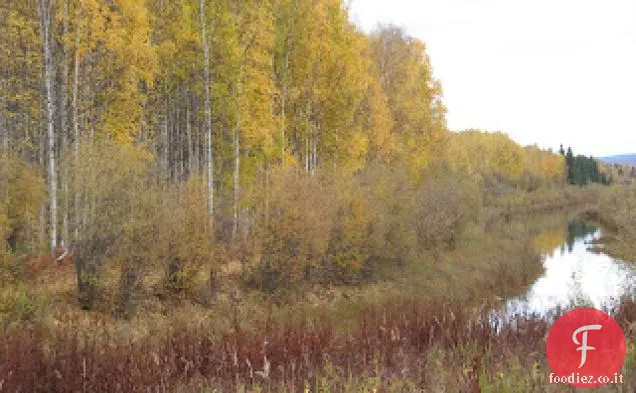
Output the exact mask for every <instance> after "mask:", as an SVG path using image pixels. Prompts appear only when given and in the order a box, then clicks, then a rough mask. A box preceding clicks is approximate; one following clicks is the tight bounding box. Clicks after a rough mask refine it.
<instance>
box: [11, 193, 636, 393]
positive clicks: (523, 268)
mask: <svg viewBox="0 0 636 393" xmlns="http://www.w3.org/2000/svg"><path fill="white" fill-rule="evenodd" d="M579 200H584V201H586V202H585V203H588V201H587V200H586V199H584V198H581V199H579ZM592 202H593V201H592ZM546 205H547V203H546ZM518 206H522V205H518ZM537 206H539V205H537ZM544 206H545V205H544ZM573 206H574V207H575V209H574V210H577V209H579V208H580V207H581V205H580V204H575V205H573ZM523 208H526V209H527V208H528V205H526V206H525V207H523ZM561 210H562V209H556V210H555V211H559V212H561ZM566 210H567V209H566ZM569 213H571V212H561V213H560V214H550V215H538V214H535V215H532V216H523V215H521V213H517V214H515V215H514V219H510V220H506V219H505V218H504V219H503V220H501V221H499V222H497V224H496V225H491V226H488V225H486V222H487V216H486V214H484V216H483V218H482V221H481V222H480V223H476V224H474V225H472V226H469V227H468V228H466V230H465V231H464V233H463V236H462V237H461V238H460V239H458V242H457V244H456V247H455V249H453V250H438V251H429V252H426V253H423V254H422V257H421V259H418V260H416V261H411V262H410V263H407V264H405V265H404V266H402V267H400V268H398V269H395V270H392V271H389V272H385V273H384V274H383V275H382V276H380V277H379V278H378V279H376V280H375V281H373V282H371V283H367V284H365V285H361V286H317V285H313V286H305V287H302V288H298V290H297V291H295V292H293V293H289V294H288V296H287V297H286V298H284V301H283V299H282V298H276V297H273V296H269V297H268V296H265V295H264V294H263V293H262V292H259V291H255V290H251V291H249V290H245V289H241V287H239V286H238V285H230V283H229V282H224V283H223V284H222V285H221V287H220V288H219V293H218V296H217V297H216V300H215V301H214V302H213V303H211V304H203V303H199V302H196V301H194V300H191V299H178V298H163V299H158V298H156V297H154V296H152V295H151V294H148V296H147V297H146V298H145V300H144V303H143V304H142V305H141V307H140V309H141V310H143V313H139V314H138V315H136V316H134V317H133V318H130V319H128V320H120V319H115V318H113V317H111V316H109V315H108V314H104V313H100V312H82V311H79V310H78V308H77V306H75V305H74V304H73V300H72V299H73V296H72V294H73V292H72V288H70V287H69V288H67V292H64V291H62V292H57V293H58V295H59V297H57V298H56V297H51V298H48V299H45V298H44V295H45V294H47V293H48V294H50V293H52V292H46V291H43V292H40V293H39V295H37V296H39V297H36V298H35V300H34V302H33V303H32V307H33V308H28V307H31V306H30V305H29V303H25V305H26V308H25V310H26V311H28V312H30V314H29V316H28V318H26V320H23V321H22V322H20V323H19V324H14V325H12V326H10V327H9V328H8V333H7V334H6V335H4V336H2V337H0V347H2V348H3V349H4V351H5V352H2V354H0V364H6V365H7V366H6V367H5V368H0V380H5V381H6V382H4V383H5V385H4V386H6V387H9V389H10V390H11V389H13V388H15V389H14V390H18V389H17V387H18V386H21V387H22V388H23V390H26V391H37V390H38V389H40V390H42V391H50V390H54V391H60V392H65V391H77V389H78V387H80V388H79V389H80V390H81V388H82V387H84V389H87V390H88V391H92V390H96V391H99V390H102V391H117V389H118V387H117V384H118V383H119V384H121V385H119V386H124V387H125V388H119V389H123V390H122V391H130V392H134V391H147V390H149V389H150V390H155V389H160V390H161V389H163V391H174V392H183V393H190V392H192V393H194V392H213V391H232V392H234V391H240V392H247V391H271V392H279V391H281V392H292V391H294V392H295V391H305V385H307V386H308V387H309V389H310V391H312V392H315V391H326V392H332V391H333V392H359V391H373V390H374V389H376V390H377V391H387V392H388V391H396V392H397V391H430V392H437V391H439V388H440V386H443V387H444V388H445V389H448V390H449V391H457V390H460V391H468V390H466V389H468V386H470V385H471V384H473V385H475V384H476V383H479V384H480V386H481V389H482V391H494V392H504V391H523V392H532V391H537V392H539V391H567V389H563V390H559V389H558V388H556V389H551V390H546V384H547V382H546V378H547V375H548V374H549V372H548V370H549V367H548V365H547V364H546V363H545V356H544V353H543V351H544V348H543V346H544V344H543V338H544V336H545V333H546V332H547V330H546V329H547V328H548V324H547V322H546V321H543V320H539V319H535V318H533V317H530V316H527V317H524V318H522V322H521V326H522V328H521V329H519V330H514V329H512V327H511V326H508V325H506V326H504V327H503V331H504V332H506V333H505V334H503V335H497V334H495V333H496V332H495V331H494V330H492V326H490V325H488V326H486V324H485V323H484V315H486V314H485V313H486V312H487V310H489V309H491V308H492V307H495V306H496V305H497V303H498V299H505V298H509V297H513V296H516V295H519V294H521V293H523V292H524V291H525V290H526V288H527V286H528V285H529V284H531V283H532V282H534V280H535V279H536V278H537V277H538V276H540V275H541V274H542V272H543V270H542V264H541V263H540V258H539V256H540V254H541V253H543V252H550V251H551V250H553V249H555V248H556V247H558V246H560V245H562V244H563V243H564V242H565V241H566V237H567V233H566V232H567V219H568V217H569ZM504 214H505V213H504ZM500 216H502V217H505V216H503V215H500ZM58 285H59V284H58ZM62 287H63V286H62ZM614 313H616V315H617V318H618V319H619V320H620V321H619V322H620V323H621V324H622V326H623V327H624V330H625V331H626V332H628V334H629V340H630V341H629V342H630V344H629V347H628V360H627V361H626V363H625V364H626V366H625V367H626V369H625V375H626V378H628V379H627V380H628V381H629V382H628V384H627V385H625V386H627V389H628V390H629V389H630V388H633V387H634V386H636V379H634V378H636V377H635V376H634V375H633V369H636V354H635V351H634V348H635V347H636V346H635V345H634V342H635V341H634V331H633V325H631V324H632V323H633V321H634V320H636V306H635V305H634V303H633V301H629V300H625V301H624V302H623V304H622V305H621V307H620V308H619V309H617V310H615V311H614ZM472 318H476V319H475V320H473V319H472ZM630 329H632V330H630ZM265 342H267V344H266V345H264V343H265ZM16 353H20V354H29V355H28V356H26V355H25V357H21V356H17V357H16V356H14V355H13V354H16ZM122 364H125V365H126V366H121V365H122ZM266 364H269V371H267V370H268V368H267V367H266V366H265V365H266ZM118 365H119V366H118ZM0 367H2V366H0ZM630 367H631V368H630ZM77 369H81V370H84V371H83V372H82V374H81V375H77V373H76V374H73V370H77ZM9 373H11V376H10V375H9ZM41 375H42V376H43V377H41ZM56 378H57V379H56ZM20 383H22V385H20ZM113 389H114V390H113ZM215 389H216V390H215ZM219 389H220V390H219ZM600 391H611V389H609V388H608V390H600Z"/></svg>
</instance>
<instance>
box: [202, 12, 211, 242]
mask: <svg viewBox="0 0 636 393" xmlns="http://www.w3.org/2000/svg"><path fill="white" fill-rule="evenodd" d="M205 9H206V7H205V0H199V10H200V17H201V44H202V46H203V70H204V74H205V82H204V87H203V88H204V91H205V137H206V166H207V182H208V213H209V215H210V231H211V233H212V234H214V156H213V149H212V142H213V141H212V102H211V98H210V79H211V77H210V43H209V39H208V35H207V15H206V12H205Z"/></svg>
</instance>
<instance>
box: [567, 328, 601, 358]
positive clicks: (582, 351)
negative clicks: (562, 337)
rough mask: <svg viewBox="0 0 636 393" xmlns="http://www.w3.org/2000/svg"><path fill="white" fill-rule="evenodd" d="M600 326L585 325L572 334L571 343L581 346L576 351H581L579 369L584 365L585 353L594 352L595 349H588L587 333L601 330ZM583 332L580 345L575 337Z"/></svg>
mask: <svg viewBox="0 0 636 393" xmlns="http://www.w3.org/2000/svg"><path fill="white" fill-rule="evenodd" d="M601 328H602V326H601V325H585V326H581V327H580V328H578V329H576V330H575V331H574V334H572V341H574V343H575V344H580V345H581V346H580V347H578V348H577V349H576V350H577V351H581V364H580V365H579V368H581V367H583V365H584V364H585V360H586V357H587V351H588V350H589V351H591V350H594V349H596V348H594V347H588V345H587V331H588V330H601ZM581 332H583V343H582V344H581V343H580V342H579V340H577V339H576V336H577V335H578V334H579V333H581Z"/></svg>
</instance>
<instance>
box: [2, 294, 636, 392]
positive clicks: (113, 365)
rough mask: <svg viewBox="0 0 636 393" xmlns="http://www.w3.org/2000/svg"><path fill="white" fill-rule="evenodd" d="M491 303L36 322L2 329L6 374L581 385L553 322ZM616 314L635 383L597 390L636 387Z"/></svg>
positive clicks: (266, 385)
mask: <svg viewBox="0 0 636 393" xmlns="http://www.w3.org/2000/svg"><path fill="white" fill-rule="evenodd" d="M487 309H488V308H487V307H484V311H481V312H478V313H477V314H474V313H472V312H469V311H468V310H467V308H466V307H465V305H464V304H462V303H461V302H458V301H455V302H452V301H448V300H442V299H431V300H429V301H427V302H424V301H415V300H413V301H410V302H399V303H393V304H387V305H377V306H375V307H372V308H368V309H365V310H364V311H363V312H362V313H361V314H360V317H359V319H358V323H357V324H356V326H355V327H354V328H353V329H352V330H350V331H349V333H348V334H337V333H335V327H334V326H333V325H332V324H331V323H330V322H329V321H324V320H321V319H319V318H316V317H314V318H312V319H309V320H305V321H303V322H301V323H298V324H279V323H276V322H274V321H271V320H270V321H265V322H264V323H262V324H258V325H254V326H253V328H252V329H249V330H242V329H241V330H237V331H234V332H228V333H226V334H219V333H217V332H216V331H210V330H206V329H196V328H191V329H189V330H178V331H172V332H170V333H168V334H166V335H164V336H162V337H158V338H157V339H156V341H155V342H152V343H150V342H148V341H146V340H144V341H142V342H138V343H134V344H122V343H116V342H113V341H112V339H111V338H110V337H109V336H108V335H106V334H105V333H104V332H103V331H102V330H101V326H97V327H96V328H94V329H93V330H92V331H90V332H83V333H78V332H79V331H81V330H80V329H73V330H71V331H70V332H67V333H64V332H58V335H56V336H55V337H54V340H47V339H45V336H46V335H47V334H48V333H47V332H45V331H43V330H42V327H37V326H34V327H29V328H24V329H21V330H16V331H14V332H12V333H11V334H9V335H6V336H2V337H0V381H2V384H3V388H4V389H6V390H7V391H29V392H37V391H47V392H52V391H55V392H60V393H62V392H77V391H108V392H131V393H134V392H147V391H168V392H180V393H194V392H290V393H291V392H352V393H353V392H367V391H368V392H370V391H376V392H416V391H417V392H439V391H440V389H443V390H444V391H460V392H471V393H472V392H509V391H514V392H545V391H550V392H562V391H571V389H569V388H565V387H560V386H549V385H548V384H547V381H548V376H549V373H550V371H549V370H550V369H549V366H548V365H547V363H546V361H545V353H544V352H545V351H544V348H545V346H544V339H545V336H546V334H547V332H548V329H549V323H548V322H547V321H545V320H539V319H535V318H532V317H529V316H522V317H520V318H518V319H517V320H516V321H515V326H514V327H513V326H512V325H511V324H509V323H506V324H504V325H503V326H500V327H499V329H500V330H499V334H497V332H496V330H495V328H494V327H493V326H492V325H491V324H490V322H489V320H488V318H487ZM608 311H610V313H611V314H613V316H614V317H615V318H616V320H617V321H618V322H619V324H620V325H621V326H622V328H623V330H624V331H625V332H626V333H627V339H628V346H627V359H626V361H625V364H624V366H623V369H622V370H621V372H622V373H623V375H624V381H625V384H624V385H621V386H608V387H605V388H600V389H597V390H596V391H600V392H610V391H632V390H633V389H634V388H636V351H635V348H636V336H635V332H634V329H633V321H634V320H636V303H634V302H633V301H629V300H625V301H623V302H622V303H621V304H620V306H618V307H617V308H615V309H614V310H608ZM477 387H479V388H477Z"/></svg>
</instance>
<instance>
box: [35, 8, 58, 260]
mask: <svg viewBox="0 0 636 393" xmlns="http://www.w3.org/2000/svg"><path fill="white" fill-rule="evenodd" d="M38 6H39V17H40V35H41V37H42V51H43V55H44V57H43V58H44V84H45V87H46V115H47V134H46V139H47V142H48V143H47V145H48V183H49V220H50V222H49V225H50V232H49V245H50V249H51V254H53V253H54V251H55V247H56V245H57V176H56V171H55V90H54V85H53V84H54V78H55V73H54V70H53V45H52V35H51V28H52V26H51V25H52V23H53V18H52V15H53V12H54V0H39V3H38Z"/></svg>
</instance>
